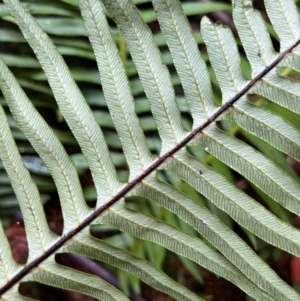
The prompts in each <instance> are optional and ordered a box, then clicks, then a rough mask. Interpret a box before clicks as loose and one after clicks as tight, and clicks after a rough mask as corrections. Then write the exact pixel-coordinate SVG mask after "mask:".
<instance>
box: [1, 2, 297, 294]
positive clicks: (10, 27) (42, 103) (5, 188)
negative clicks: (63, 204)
mask: <svg viewBox="0 0 300 301" xmlns="http://www.w3.org/2000/svg"><path fill="white" fill-rule="evenodd" d="M132 1H133V2H134V3H135V4H136V5H137V6H138V7H139V9H140V11H141V14H142V17H143V19H144V20H145V22H147V23H148V25H149V27H150V28H151V30H152V32H153V35H154V40H155V42H156V44H157V46H158V47H159V49H160V51H161V54H162V57H163V60H164V62H165V64H166V65H167V66H168V68H169V71H170V74H171V79H172V82H173V84H174V89H175V93H176V98H177V103H178V106H179V108H180V111H181V115H182V122H183V125H184V127H185V128H186V129H187V130H190V129H191V126H192V119H191V115H190V112H189V108H188V106H187V103H186V101H185V97H184V93H183V89H182V87H181V84H180V79H179V77H178V75H177V74H176V71H175V68H174V66H173V62H172V57H171V55H170V52H169V50H168V48H167V46H166V42H165V40H164V37H163V36H162V34H161V32H160V29H159V25H158V23H157V21H156V15H155V12H154V10H153V7H152V5H151V2H150V1H149V0H132ZM22 2H23V4H24V5H25V6H26V8H27V9H28V10H29V11H30V12H31V14H32V15H34V17H35V18H36V20H37V21H38V23H39V24H40V25H41V27H42V28H43V29H44V31H45V32H47V33H48V34H49V35H50V37H51V38H52V40H53V42H54V43H55V45H56V46H57V49H58V51H59V52H60V53H61V54H62V55H63V57H64V59H65V61H66V63H67V65H68V67H69V68H70V70H71V73H72V75H73V78H74V79H75V81H76V82H77V84H78V86H79V87H80V88H81V90H82V92H83V94H84V96H85V98H86V100H87V102H88V104H89V105H90V107H91V109H92V110H93V112H94V115H95V117H96V120H97V121H98V123H99V125H100V126H101V128H102V130H103V133H104V135H105V138H106V141H107V144H108V146H109V148H110V151H111V154H112V158H113V162H114V164H115V166H116V167H117V171H118V176H119V178H120V180H121V181H127V179H128V166H127V163H126V160H125V157H124V155H123V152H122V149H121V144H120V141H119V138H118V136H117V133H116V130H115V128H114V125H113V122H112V119H111V117H110V115H109V112H108V109H107V105H106V102H105V98H104V96H103V92H102V90H101V84H100V79H99V74H98V70H97V66H96V62H95V56H94V53H93V51H92V48H91V45H90V43H89V41H88V38H87V36H86V32H85V28H84V25H83V21H82V18H81V16H80V11H79V8H78V1H77V0H27V1H22ZM181 2H182V6H183V10H184V12H185V14H186V15H187V17H188V19H189V21H190V24H191V28H192V30H193V33H194V36H195V39H196V40H197V42H198V45H199V50H200V51H201V55H202V57H203V59H204V60H205V61H206V62H207V65H208V69H209V73H210V76H211V82H212V89H213V91H214V95H215V101H216V103H220V102H221V93H220V89H219V86H218V83H217V81H216V77H215V75H214V72H213V70H212V68H211V66H210V64H209V60H208V55H207V52H206V48H205V45H204V44H203V40H202V38H201V34H200V31H199V26H200V20H201V17H202V16H203V15H204V14H205V15H208V16H209V17H210V18H211V19H212V20H213V21H221V22H222V23H223V24H225V25H227V26H229V27H230V28H231V29H232V31H233V33H234V35H235V38H236V42H237V44H238V46H239V50H240V55H241V66H242V69H243V73H244V76H245V77H246V78H247V79H250V76H251V68H250V66H249V64H248V62H247V59H246V57H245V53H244V51H243V49H242V47H241V43H240V41H239V38H238V35H237V32H236V29H235V27H234V24H233V22H232V18H231V3H230V0H228V1H226V0H224V1H209V0H205V1H204V0H202V1H196V0H194V1H184V0H182V1H181ZM295 2H296V3H297V6H298V7H299V3H300V1H299V0H298V1H295ZM254 6H255V7H256V9H258V10H260V11H261V13H262V15H263V17H264V19H265V21H266V24H267V27H268V30H269V32H270V35H271V37H272V41H273V45H274V49H275V50H277V51H278V50H279V42H278V38H277V36H276V34H275V32H274V30H273V28H272V26H271V25H270V23H269V20H268V18H267V15H266V13H265V10H264V6H263V1H254ZM107 16H108V20H109V24H110V26H111V33H112V35H113V37H114V40H115V42H116V44H117V46H118V48H119V53H120V56H121V58H122V61H123V64H124V68H125V70H126V72H127V75H128V78H129V81H130V86H131V90H132V94H133V95H134V98H135V104H136V113H137V114H138V116H139V118H140V123H141V126H142V128H143V130H144V133H145V136H146V139H147V143H148V146H149V148H150V150H151V152H152V154H153V155H158V154H159V152H160V146H161V144H160V139H159V136H158V132H157V129H156V125H155V122H154V119H153V118H152V115H151V113H150V106H149V102H148V100H147V98H146V96H145V94H144V93H143V88H142V85H141V82H140V80H139V78H138V76H137V71H136V68H135V66H134V63H133V61H132V60H131V57H130V54H129V52H128V50H127V48H126V45H125V42H124V40H123V38H122V36H121V35H120V33H119V32H118V30H117V28H116V26H115V24H114V22H113V21H112V20H111V19H110V16H109V15H108V14H107ZM0 57H1V58H2V59H3V61H4V62H5V63H6V64H7V65H8V66H9V68H10V69H11V70H12V71H13V73H14V75H15V76H16V78H17V79H18V81H19V83H20V84H21V86H22V87H23V89H24V90H25V92H26V93H27V95H28V96H29V98H30V99H31V101H32V103H33V104H34V105H35V107H36V108H37V109H38V111H39V112H40V114H41V115H42V116H43V117H44V118H45V120H46V121H47V122H48V124H49V125H50V126H51V128H52V130H53V131H54V132H55V133H56V135H57V137H58V138H59V140H60V141H61V142H62V144H63V145H64V147H65V149H66V150H67V152H68V153H69V155H70V157H71V159H72V161H73V162H74V164H75V165H76V167H77V170H78V173H79V175H80V180H81V184H82V187H83V191H84V196H85V199H86V201H87V203H88V204H89V206H91V207H93V206H94V205H95V200H96V191H95V188H94V186H93V182H92V178H91V175H90V171H89V169H88V167H87V164H86V162H85V159H84V157H83V155H82V153H81V152H80V148H79V146H78V143H77V142H76V140H75V138H74V136H73V135H72V133H71V132H70V130H69V128H68V126H67V124H66V122H65V121H64V118H63V116H62V115H61V114H60V112H59V110H58V107H57V105H56V102H55V100H54V97H53V94H52V91H51V89H50V87H49V85H48V83H47V80H46V76H45V74H44V72H43V70H42V69H41V67H40V65H39V63H38V61H37V59H36V58H35V56H34V54H33V51H32V50H31V48H30V47H29V46H28V44H27V43H26V41H25V39H24V38H23V36H22V34H21V33H20V31H19V29H18V27H17V26H16V24H15V22H14V20H13V19H12V17H11V16H10V14H9V12H8V10H7V9H6V7H5V5H4V4H3V3H0ZM278 72H280V74H281V75H282V76H287V77H291V78H294V79H295V80H298V79H299V74H297V73H295V72H294V71H292V70H289V69H280V70H278ZM249 101H251V102H254V103H255V104H257V105H260V106H263V107H265V108H268V109H269V110H272V111H273V112H275V113H277V114H280V115H282V116H284V117H285V118H286V119H287V120H288V121H289V122H291V123H292V124H293V125H294V126H296V127H298V128H300V122H299V120H297V117H296V115H294V114H293V113H292V112H289V111H288V110H285V109H283V108H281V107H279V106H278V105H276V104H274V103H272V102H270V101H268V100H267V99H264V98H262V97H261V96H257V95H251V97H249ZM0 103H1V105H2V106H4V108H5V110H6V113H7V119H8V121H9V124H10V126H11V130H12V133H13V136H14V138H15V141H16V143H17V145H18V147H19V150H20V153H21V155H22V158H23V161H24V164H25V165H26V167H27V168H28V169H29V170H30V172H31V174H32V177H33V179H34V180H35V182H36V184H37V186H38V188H39V190H40V193H41V195H42V199H43V202H44V204H45V212H46V215H47V218H48V221H49V225H50V227H51V229H52V231H53V232H55V233H57V234H60V233H61V231H62V227H63V220H62V217H61V211H60V206H59V201H58V196H57V193H56V188H55V185H54V182H53V180H52V178H51V176H50V174H49V172H48V170H47V168H46V167H45V165H44V164H43V162H42V161H41V159H40V158H39V157H38V155H37V154H36V153H35V151H34V149H33V148H32V147H31V145H30V144H29V142H28V141H27V139H26V138H25V136H24V135H23V134H22V132H21V131H20V130H19V128H18V127H17V125H16V124H15V122H14V119H13V117H12V115H11V113H10V111H9V109H8V108H7V106H6V102H5V99H4V98H3V96H2V95H0ZM218 126H219V127H220V128H222V129H223V130H225V131H227V132H229V133H230V134H231V135H234V136H236V137H237V138H239V139H241V140H243V141H246V142H247V143H248V144H250V145H252V146H253V147H254V148H256V149H257V150H259V151H260V152H261V153H263V154H265V155H266V156H267V157H269V158H270V159H271V160H273V161H274V162H275V163H276V164H277V165H278V166H280V167H281V168H282V169H284V170H285V171H286V172H287V173H288V174H289V175H290V176H292V177H293V178H294V179H295V180H296V181H298V182H299V179H300V178H299V174H300V166H299V163H297V162H295V161H293V160H292V158H289V157H287V156H286V155H285V154H283V153H281V152H280V151H278V150H276V149H275V148H273V147H272V146H270V145H269V144H267V143H265V142H264V141H262V140H260V139H259V138H257V137H254V136H252V135H250V134H249V133H246V132H245V131H243V130H241V129H240V128H239V127H238V126H237V125H236V124H234V123H232V122H229V121H222V122H220V123H219V124H218ZM189 151H190V153H191V154H192V155H194V156H196V157H197V158H199V159H200V160H202V161H204V162H205V163H206V164H208V165H210V166H212V167H213V168H214V169H215V170H217V171H218V172H219V173H221V174H223V175H224V176H225V177H226V179H227V180H228V181H230V182H232V183H234V184H235V185H236V186H237V187H239V188H240V189H241V190H243V191H244V192H245V193H247V194H249V195H250V196H251V197H253V198H254V199H256V200H257V201H258V202H260V203H262V204H263V205H265V206H266V207H267V208H268V209H269V210H270V211H272V212H273V213H274V214H275V215H277V216H279V217H280V218H281V219H282V220H283V221H285V222H287V223H293V224H294V225H296V226H297V225H299V224H300V222H299V221H298V220H297V219H296V217H294V216H293V215H292V214H290V213H288V212H287V211H286V210H285V209H284V208H282V207H281V206H280V205H279V204H277V203H275V202H274V201H273V200H272V199H271V198H270V197H268V196H267V195H265V194H264V193H263V192H262V191H260V190H259V189H258V188H257V187H255V186H254V185H252V184H251V183H249V182H248V181H247V180H245V179H244V178H243V177H242V176H241V175H239V174H237V173H236V172H233V171H232V170H231V169H230V168H229V167H227V166H226V165H224V164H223V163H221V162H220V161H219V160H217V159H216V158H214V157H213V156H212V155H210V154H207V153H206V152H205V150H199V148H195V147H190V148H189ZM157 176H158V177H159V178H160V179H161V180H162V181H166V182H168V183H169V184H171V185H173V186H175V187H176V188H177V189H178V190H180V191H182V192H184V193H186V194H188V195H189V196H190V197H192V198H193V199H195V200H196V201H198V202H199V203H201V204H202V205H204V206H206V207H208V208H209V209H210V210H211V211H212V212H214V214H215V215H217V216H218V217H219V218H220V219H221V220H222V221H223V222H224V223H225V224H226V225H228V226H229V227H230V228H231V229H233V230H234V231H235V232H236V233H237V234H238V235H240V236H241V237H242V238H243V239H244V240H245V241H246V242H247V243H248V244H249V245H251V246H252V247H253V249H254V250H255V251H256V252H257V253H258V254H259V255H260V256H261V258H262V259H263V260H266V261H267V262H269V263H270V264H271V265H272V264H273V265H274V266H275V270H276V267H277V270H278V269H279V268H278V266H276V263H278V262H280V261H281V260H282V258H284V256H288V255H287V254H284V253H283V251H281V250H278V249H276V248H274V247H273V246H270V245H268V244H267V243H266V242H264V241H262V240H260V239H258V238H257V237H256V236H254V235H253V234H252V233H250V232H249V231H246V230H245V229H243V228H241V227H240V226H239V225H237V224H236V223H235V222H233V221H232V220H231V219H230V218H229V217H228V216H227V214H225V213H223V212H222V211H220V210H219V209H217V208H216V207H215V206H214V205H213V204H211V203H210V202H209V201H207V200H206V199H205V198H204V197H203V196H201V195H200V194H199V193H198V192H196V191H195V190H194V189H193V188H192V187H191V186H189V185H188V184H187V183H185V182H183V181H182V180H180V179H179V178H177V177H176V176H175V175H174V174H172V173H170V172H165V171H159V172H157ZM126 203H127V205H128V206H129V207H130V208H132V209H134V210H139V211H141V212H144V213H146V214H149V215H153V216H155V217H156V218H158V219H160V220H163V221H167V222H168V223H170V224H172V225H174V226H175V227H178V228H180V229H181V230H183V231H185V232H186V233H190V234H192V235H193V236H194V235H197V234H196V233H195V231H194V230H193V229H192V228H191V227H190V226H188V225H187V224H185V223H184V222H182V221H181V220H180V219H179V218H177V217H176V216H175V215H174V214H172V213H170V212H169V211H167V210H166V209H164V208H161V207H159V206H158V205H156V204H154V203H152V202H150V201H149V200H146V199H141V198H137V197H129V198H127V199H126ZM0 217H1V220H2V221H3V223H4V225H5V227H8V228H9V227H10V226H11V225H12V223H14V222H18V223H21V222H22V217H21V213H20V211H19V208H18V202H17V200H16V197H15V195H14V192H13V190H12V187H11V185H10V181H9V178H8V177H7V175H6V172H5V170H4V168H3V165H2V163H1V161H0ZM91 231H92V233H93V235H95V236H96V237H98V238H101V239H104V240H105V241H106V242H107V243H110V244H112V245H114V246H118V247H120V248H124V249H127V250H128V251H130V252H131V253H133V254H135V255H136V256H140V257H143V258H147V259H148V260H149V261H151V262H152V263H153V264H154V265H155V266H156V267H157V268H159V269H162V270H164V271H165V272H166V273H167V274H168V275H170V276H171V277H172V278H174V279H176V280H177V281H179V282H181V283H182V284H183V285H185V286H187V287H190V288H191V289H192V290H194V291H196V292H197V293H199V294H200V295H201V296H202V297H203V298H207V300H221V299H218V297H217V295H216V291H217V290H218V281H219V279H217V278H216V277H215V276H214V275H210V274H209V273H208V272H207V271H204V269H203V268H200V267H198V266H197V265H196V264H195V263H193V262H191V261H190V260H188V259H186V258H183V257H180V256H178V255H175V254H171V252H169V251H166V250H165V249H164V248H162V247H161V246H159V245H156V244H154V243H152V242H145V241H141V240H139V239H137V238H133V237H131V236H130V235H127V234H125V233H120V232H119V231H118V230H116V229H112V228H110V227H106V226H101V227H100V226H94V227H92V230H91ZM24 260H25V261H26V256H25V259H23V261H24ZM20 261H22V260H20ZM58 261H59V260H58ZM65 264H66V263H65ZM284 264H285V268H286V263H285V261H284ZM102 266H103V267H104V269H105V270H106V271H108V272H109V273H111V275H117V279H118V280H117V282H116V283H117V284H116V285H118V286H120V287H121V288H122V290H123V291H124V292H125V293H127V294H129V295H130V294H131V295H132V296H133V297H132V299H133V300H134V298H137V296H141V295H143V298H145V299H140V300H171V299H167V297H166V299H155V298H156V297H155V296H156V295H155V294H154V295H153V296H154V297H150V295H151V293H150V292H149V291H148V292H147V293H145V291H147V290H146V288H145V286H143V285H142V284H141V283H140V281H139V280H138V279H137V278H135V277H133V276H132V275H130V274H128V273H126V272H124V271H117V270H115V269H113V268H112V267H108V266H105V265H102ZM77 268H80V267H77ZM279 274H280V271H279ZM280 276H282V277H285V280H286V281H288V282H290V276H289V275H280ZM223 281H224V282H225V280H223ZM226 285H229V284H228V283H227V284H226ZM223 289H227V288H226V286H224V287H222V289H221V291H222V290H223ZM233 290H234V289H233ZM223 293H224V291H223ZM145 294H146V295H147V296H145ZM151 296H152V295H151ZM205 296H206V297H205ZM234 296H235V297H234V298H233V297H228V300H246V299H245V296H244V295H243V294H237V293H235V295H234ZM237 296H242V297H237ZM141 298H142V297H141ZM238 298H240V299H238ZM136 300H138V299H136ZM224 300H225V299H224ZM226 300H227V299H226ZM249 300H250V299H249Z"/></svg>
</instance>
